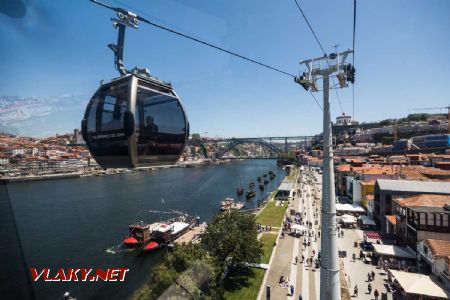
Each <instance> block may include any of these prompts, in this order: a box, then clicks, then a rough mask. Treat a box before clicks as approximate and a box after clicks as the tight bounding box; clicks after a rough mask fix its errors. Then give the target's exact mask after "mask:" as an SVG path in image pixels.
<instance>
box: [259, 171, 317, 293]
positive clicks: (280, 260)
mask: <svg viewBox="0 0 450 300" xmlns="http://www.w3.org/2000/svg"><path fill="white" fill-rule="evenodd" d="M306 178H307V177H305V175H302V176H301V177H299V179H300V181H302V182H305V183H300V184H299V183H297V180H296V182H295V184H294V191H297V190H298V189H300V188H301V190H302V193H301V196H300V194H298V193H296V195H295V197H294V199H293V200H291V205H290V206H289V207H288V209H287V212H289V211H290V209H295V210H296V211H298V212H300V213H302V217H303V221H304V222H306V221H309V222H311V223H312V224H313V225H312V228H311V232H312V233H313V234H312V236H311V237H309V236H308V237H307V236H302V237H301V238H295V237H292V236H289V235H287V234H286V235H285V237H284V238H280V239H279V241H278V243H277V245H276V247H275V251H274V253H273V257H272V259H271V263H270V264H269V270H268V274H267V276H266V280H265V281H264V282H263V283H262V288H263V289H262V293H260V297H259V299H261V300H262V299H266V292H267V291H266V288H265V287H266V286H267V285H269V286H270V292H271V295H270V296H271V299H289V300H293V299H298V297H299V295H300V293H301V294H302V297H303V299H305V300H306V299H314V300H315V299H318V298H319V290H320V284H319V283H320V271H319V269H315V264H314V259H315V258H317V257H318V250H319V247H320V238H319V237H318V236H317V239H315V238H314V234H317V232H318V230H319V228H320V227H319V224H320V220H319V216H320V213H318V214H317V217H316V218H315V217H314V213H315V211H316V208H317V209H318V212H320V206H319V202H320V201H317V200H316V198H315V197H314V196H315V192H314V190H316V189H317V190H319V191H320V188H318V187H319V186H316V187H314V185H315V183H314V181H313V183H312V184H311V185H309V184H308V183H306ZM308 178H312V177H308ZM319 183H320V181H319ZM307 195H309V197H308V196H307ZM318 196H319V197H318V198H319V199H320V198H321V196H320V194H319V195H318ZM314 201H316V204H315V205H314ZM305 213H306V214H305ZM316 220H317V221H318V222H317V225H316V224H315V221H316ZM305 225H306V224H305ZM308 240H310V246H308V245H307V241H308ZM315 240H316V241H315ZM304 242H305V244H304ZM304 245H306V246H304ZM313 253H314V254H313ZM302 255H304V257H305V261H303V262H302V259H301V257H302ZM295 257H298V263H297V264H296V263H295ZM308 258H313V263H312V264H311V265H309V264H307V263H306V260H307V259H308ZM281 276H284V277H287V278H288V280H289V283H290V285H293V286H294V294H293V295H291V294H290V290H289V289H285V288H282V287H281V286H280V285H279V280H280V277H281Z"/></svg>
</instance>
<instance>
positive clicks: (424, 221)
mask: <svg viewBox="0 0 450 300" xmlns="http://www.w3.org/2000/svg"><path fill="white" fill-rule="evenodd" d="M419 214H420V225H426V224H427V222H426V219H425V215H426V213H419Z"/></svg>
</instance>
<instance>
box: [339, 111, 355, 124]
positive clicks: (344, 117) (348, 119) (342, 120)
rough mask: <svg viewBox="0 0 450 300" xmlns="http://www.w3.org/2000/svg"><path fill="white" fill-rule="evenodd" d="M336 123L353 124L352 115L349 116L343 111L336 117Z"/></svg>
mask: <svg viewBox="0 0 450 300" xmlns="http://www.w3.org/2000/svg"><path fill="white" fill-rule="evenodd" d="M336 125H337V126H346V125H352V117H351V116H347V115H346V114H345V113H342V115H341V116H339V117H336Z"/></svg>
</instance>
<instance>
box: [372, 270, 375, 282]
mask: <svg viewBox="0 0 450 300" xmlns="http://www.w3.org/2000/svg"><path fill="white" fill-rule="evenodd" d="M373 280H375V272H374V271H373V270H372V281H373Z"/></svg>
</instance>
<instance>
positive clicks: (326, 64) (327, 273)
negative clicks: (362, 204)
mask: <svg viewBox="0 0 450 300" xmlns="http://www.w3.org/2000/svg"><path fill="white" fill-rule="evenodd" d="M350 53H353V50H350V49H349V50H346V51H343V52H341V53H331V54H330V55H326V54H325V55H324V56H322V57H318V58H314V59H308V60H304V61H302V62H300V64H304V65H305V66H306V70H305V72H303V73H302V75H300V76H298V77H295V82H297V83H298V84H300V85H301V86H303V88H304V89H305V90H308V91H312V92H317V91H319V90H320V89H319V86H318V82H317V79H319V77H322V90H323V179H322V211H321V213H322V218H321V230H322V234H321V236H320V238H321V244H320V248H321V250H320V251H321V252H320V253H321V263H320V264H321V266H320V268H321V270H320V299H321V300H340V299H341V286H340V278H339V271H340V268H339V256H338V233H337V231H338V228H337V219H336V200H335V196H336V195H335V188H334V168H333V148H332V132H331V117H330V99H329V92H330V77H332V76H336V77H338V81H339V86H340V87H341V88H344V87H347V83H346V82H347V81H350V82H351V83H353V82H354V73H355V69H354V68H353V66H351V64H346V63H345V60H346V58H347V56H348V55H349V54H350Z"/></svg>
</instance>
